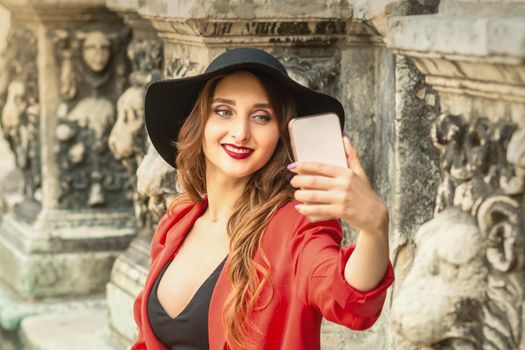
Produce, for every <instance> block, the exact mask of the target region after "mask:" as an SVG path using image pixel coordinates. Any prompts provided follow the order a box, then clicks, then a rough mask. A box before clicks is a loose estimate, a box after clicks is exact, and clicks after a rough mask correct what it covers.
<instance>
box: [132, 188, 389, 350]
mask: <svg viewBox="0 0 525 350" xmlns="http://www.w3.org/2000/svg"><path fill="white" fill-rule="evenodd" d="M207 204H208V202H207V198H204V200H203V201H202V203H200V204H184V205H179V206H178V207H177V208H176V209H175V210H174V212H173V213H172V214H171V215H168V214H166V215H164V216H163V217H162V219H161V220H160V222H159V224H158V226H157V230H156V232H155V234H154V236H153V239H152V241H151V266H150V270H149V273H148V275H147V277H146V282H145V287H144V288H143V290H142V291H141V292H140V293H139V294H138V296H137V298H136V300H135V303H134V307H133V313H134V318H135V322H136V323H137V325H138V328H139V333H138V337H137V339H136V341H135V343H134V344H133V345H132V347H131V350H139V349H148V350H165V349H166V347H165V346H164V345H163V344H162V343H161V342H160V341H159V340H158V339H157V338H156V337H155V335H154V333H153V331H152V329H151V326H150V323H149V321H148V312H147V305H148V302H147V301H148V298H147V296H148V295H149V293H150V291H151V288H152V286H153V283H154V281H155V279H156V278H157V276H158V274H159V273H160V271H161V270H162V268H163V267H164V266H165V265H166V263H167V261H168V260H169V259H171V258H172V257H173V256H175V254H176V253H177V251H178V248H179V247H180V245H181V243H182V241H183V239H184V237H185V235H186V233H187V232H188V231H189V229H190V228H191V226H192V225H193V223H194V222H195V221H196V220H197V218H198V217H199V216H200V214H201V213H202V212H203V211H204V209H205V208H206V206H207ZM295 204H297V202H289V203H287V204H286V205H284V206H283V207H281V208H280V209H279V210H278V211H277V212H276V213H275V215H274V216H273V218H272V219H271V220H270V222H269V224H268V227H267V229H266V231H265V232H264V236H263V239H262V241H261V245H262V248H263V249H264V253H265V254H266V256H267V258H268V259H269V261H270V264H271V266H272V270H271V273H270V274H271V280H272V283H273V285H274V289H275V294H274V298H273V300H272V301H271V303H270V304H269V305H268V306H267V307H266V308H265V309H264V310H261V311H258V312H254V314H253V315H252V321H253V322H254V323H255V324H256V325H257V326H258V327H259V329H260V330H261V331H262V332H263V334H264V336H263V337H259V339H257V338H254V339H256V340H257V349H258V350H259V349H270V350H276V349H309V350H310V349H311V350H318V349H320V348H321V346H320V329H321V320H322V318H323V317H324V318H326V319H327V320H330V321H332V322H336V323H339V324H342V325H344V326H346V327H349V328H351V329H356V330H363V329H366V328H369V327H370V326H372V325H373V324H374V322H375V321H376V320H377V318H378V317H379V314H380V313H381V309H382V307H383V303H384V301H385V296H386V290H387V288H388V287H389V286H390V285H391V284H392V282H393V281H394V272H393V269H392V265H391V264H390V263H389V265H388V269H387V271H386V273H385V276H384V277H383V280H382V281H381V282H380V283H379V285H378V286H377V287H376V288H375V289H373V290H371V291H368V292H365V293H363V292H360V291H358V290H356V289H354V288H352V287H351V286H350V285H349V284H348V283H347V282H346V281H345V279H344V267H345V263H346V261H347V259H348V257H349V256H350V255H351V254H352V251H353V249H354V247H353V246H346V247H343V248H341V247H340V242H341V239H342V237H343V231H342V229H341V225H340V224H339V221H337V220H326V221H320V222H310V221H309V220H308V218H307V217H305V216H304V215H302V214H300V213H299V212H297V211H296V210H295V208H294V205H295ZM259 249H260V248H259ZM255 259H256V260H257V261H258V262H259V263H262V259H261V258H260V256H259V254H258V252H257V253H256V254H255ZM228 264H229V256H228V258H227V260H226V262H225V264H224V267H223V269H222V271H221V273H220V275H219V278H218V280H217V284H216V285H215V288H214V290H213V294H212V297H211V301H210V308H209V314H208V335H209V344H210V349H211V350H224V349H229V347H227V346H226V341H225V331H224V329H223V327H222V325H221V322H220V319H221V318H220V315H221V313H222V307H223V304H224V301H225V299H226V296H227V295H228V293H229V292H230V290H231V283H230V282H229V280H228V275H227V267H228ZM268 287H269V286H268ZM269 295H270V294H269V289H268V288H267V289H266V290H265V291H263V293H262V297H263V298H267V297H269ZM263 301H264V303H266V301H267V299H263ZM252 336H254V335H252V334H250V337H252Z"/></svg>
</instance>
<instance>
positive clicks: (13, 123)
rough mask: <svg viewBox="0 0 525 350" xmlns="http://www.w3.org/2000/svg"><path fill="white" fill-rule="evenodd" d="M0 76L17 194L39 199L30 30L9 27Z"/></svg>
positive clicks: (5, 131)
mask: <svg viewBox="0 0 525 350" xmlns="http://www.w3.org/2000/svg"><path fill="white" fill-rule="evenodd" d="M2 61H4V62H5V66H4V67H2V71H1V72H0V75H2V78H1V79H0V80H1V81H2V82H3V84H2V86H0V111H1V118H0V121H1V128H2V133H3V135H4V137H5V139H6V140H7V142H8V144H9V147H10V148H11V150H12V151H13V153H14V155H15V160H16V165H17V167H18V168H19V169H20V170H21V171H22V174H23V178H22V182H21V185H20V192H21V194H22V195H23V196H24V197H25V198H27V199H35V200H37V201H39V200H40V196H41V193H40V185H41V172H40V153H39V150H40V140H39V134H38V132H39V114H40V111H39V110H40V108H39V103H38V71H37V67H36V61H37V44H36V38H35V36H34V35H33V33H32V32H31V31H30V30H27V29H25V28H20V27H13V28H12V29H11V30H10V32H9V35H8V38H7V48H6V50H5V52H4V57H3V59H2Z"/></svg>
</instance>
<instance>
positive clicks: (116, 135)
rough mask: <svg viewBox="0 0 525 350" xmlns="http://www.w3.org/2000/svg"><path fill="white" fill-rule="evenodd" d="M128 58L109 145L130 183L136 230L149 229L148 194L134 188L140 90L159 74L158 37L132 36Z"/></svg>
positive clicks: (141, 134) (140, 140) (142, 135)
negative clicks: (124, 86)
mask: <svg viewBox="0 0 525 350" xmlns="http://www.w3.org/2000/svg"><path fill="white" fill-rule="evenodd" d="M127 53H128V57H129V59H130V61H131V65H132V72H131V74H130V83H131V86H130V87H129V88H128V89H127V90H126V91H125V92H124V93H123V94H122V95H121V96H120V97H119V99H118V102H117V121H116V123H115V124H114V125H113V128H112V130H111V133H110V135H109V139H108V143H109V148H110V150H111V152H112V153H113V155H114V156H115V157H116V158H117V159H118V160H120V162H121V163H122V164H123V165H124V167H125V168H126V171H127V175H128V177H129V179H130V182H131V184H132V186H133V194H132V196H133V197H132V198H133V206H134V210H135V217H136V219H137V221H138V223H139V230H140V232H148V233H151V232H153V231H152V230H151V229H152V225H153V222H156V221H154V218H152V217H150V216H151V215H152V214H151V212H150V211H149V210H148V208H147V206H146V204H147V201H148V198H146V197H144V195H143V194H141V193H139V192H138V191H137V168H138V165H139V164H140V163H141V162H142V160H143V158H144V153H145V149H146V139H147V136H146V129H145V126H144V93H145V87H146V85H147V84H149V83H150V82H152V81H154V80H158V79H159V78H160V77H161V76H162V72H161V68H162V43H161V42H160V41H158V40H153V39H150V40H146V39H140V40H139V39H135V40H133V41H132V42H131V43H130V45H129V46H128V50H127Z"/></svg>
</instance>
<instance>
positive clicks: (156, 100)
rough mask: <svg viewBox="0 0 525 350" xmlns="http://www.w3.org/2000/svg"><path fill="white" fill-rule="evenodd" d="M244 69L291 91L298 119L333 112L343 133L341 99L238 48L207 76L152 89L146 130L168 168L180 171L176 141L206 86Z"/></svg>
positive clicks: (273, 61) (274, 61) (268, 56)
mask: <svg viewBox="0 0 525 350" xmlns="http://www.w3.org/2000/svg"><path fill="white" fill-rule="evenodd" d="M243 69H245V70H248V71H256V72H260V73H263V74H265V75H266V76H268V77H270V78H272V79H273V80H275V81H276V82H277V83H278V84H281V86H282V87H283V88H285V89H287V90H288V91H289V92H290V93H291V95H292V96H293V98H294V99H295V103H296V113H297V116H299V117H300V116H305V115H312V114H319V113H327V112H333V113H335V114H337V116H338V117H339V121H340V123H341V130H343V127H344V120H345V113H344V109H343V106H342V105H341V103H340V102H339V101H338V100H337V99H335V98H334V97H332V96H329V95H326V94H323V93H320V92H317V91H314V90H312V89H309V88H307V87H305V86H303V85H301V84H299V83H297V82H296V81H294V80H293V79H292V78H290V77H289V76H288V73H287V72H286V69H285V68H284V67H283V65H282V64H281V63H280V62H279V60H278V59H277V58H275V57H274V56H272V55H271V54H269V53H267V52H265V51H262V50H259V49H255V48H249V47H242V48H235V49H231V50H228V51H225V52H224V53H222V54H220V55H219V56H217V57H216V58H215V59H214V60H213V61H212V62H211V63H210V65H209V66H208V68H206V71H205V72H204V73H203V74H199V75H195V76H191V77H184V78H179V79H166V80H159V81H156V82H153V83H151V84H150V85H149V86H148V89H147V91H146V97H145V110H144V113H145V118H146V129H147V131H148V134H149V138H150V139H151V142H152V143H153V146H154V147H155V149H156V150H157V152H158V153H159V154H160V156H161V157H162V158H163V159H164V160H165V161H166V162H168V164H170V165H171V166H172V167H174V168H175V167H176V166H175V158H176V155H177V150H176V148H175V146H174V145H173V143H172V141H175V140H177V138H178V135H179V130H180V128H181V127H182V124H183V123H184V121H185V120H186V118H187V117H188V115H189V114H190V112H191V111H192V109H193V107H194V105H195V102H196V100H197V97H198V95H199V93H200V91H201V90H202V88H203V87H204V85H205V84H206V82H207V81H208V80H209V79H210V78H213V77H214V76H217V75H219V74H222V73H226V72H232V71H237V70H243Z"/></svg>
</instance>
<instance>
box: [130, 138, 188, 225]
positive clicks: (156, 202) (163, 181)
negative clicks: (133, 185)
mask: <svg viewBox="0 0 525 350" xmlns="http://www.w3.org/2000/svg"><path fill="white" fill-rule="evenodd" d="M148 144H149V146H148V151H147V153H146V155H145V156H144V158H143V160H142V162H141V163H140V165H139V167H138V169H137V194H138V195H139V196H140V199H142V200H141V201H138V200H137V201H136V202H135V203H136V204H135V215H136V217H137V218H139V220H140V222H139V227H143V228H144V229H145V231H147V232H148V233H149V234H151V232H153V230H152V227H153V226H154V224H155V223H156V222H158V219H159V218H160V217H161V216H162V215H163V214H164V213H166V210H167V208H168V207H169V203H171V202H172V201H173V198H174V197H175V196H176V195H177V194H178V193H180V192H181V189H180V188H179V187H175V186H173V184H177V172H176V170H175V169H173V168H172V167H170V166H169V165H168V164H166V162H165V161H164V160H163V159H162V158H161V157H160V156H159V154H158V153H157V152H156V151H155V148H154V147H153V145H152V144H151V142H150V143H148ZM149 213H153V214H154V215H153V216H152V215H149ZM153 228H154V227H153Z"/></svg>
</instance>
